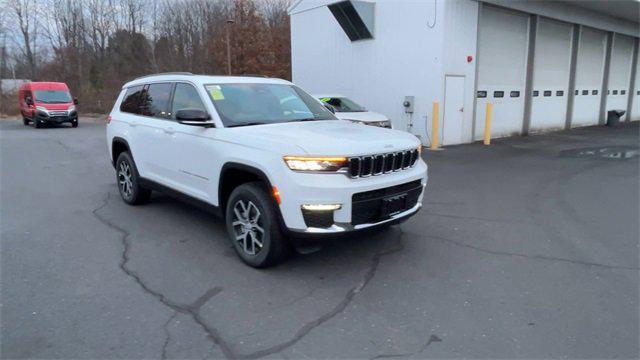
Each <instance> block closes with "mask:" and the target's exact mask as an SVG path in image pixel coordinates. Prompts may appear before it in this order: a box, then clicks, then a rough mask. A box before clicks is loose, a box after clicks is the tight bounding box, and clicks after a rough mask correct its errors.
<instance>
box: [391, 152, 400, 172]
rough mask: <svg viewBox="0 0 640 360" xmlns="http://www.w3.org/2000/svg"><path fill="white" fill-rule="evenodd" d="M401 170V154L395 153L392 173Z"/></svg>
mask: <svg viewBox="0 0 640 360" xmlns="http://www.w3.org/2000/svg"><path fill="white" fill-rule="evenodd" d="M401 168H402V153H395V154H394V155H393V171H398V170H400V169H401Z"/></svg>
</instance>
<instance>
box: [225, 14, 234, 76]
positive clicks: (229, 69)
mask: <svg viewBox="0 0 640 360" xmlns="http://www.w3.org/2000/svg"><path fill="white" fill-rule="evenodd" d="M233 23H235V21H233V20H231V19H229V20H227V74H228V75H231V42H230V41H229V27H230V26H231V24H233Z"/></svg>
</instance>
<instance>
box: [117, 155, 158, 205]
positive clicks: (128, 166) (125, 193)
mask: <svg viewBox="0 0 640 360" xmlns="http://www.w3.org/2000/svg"><path fill="white" fill-rule="evenodd" d="M116 184H117V185H118V191H119V192H120V196H121V197H122V200H124V202H126V203H127V204H129V205H140V204H144V203H147V202H149V199H150V198H151V190H149V189H146V188H143V187H142V186H140V174H138V168H137V167H136V163H135V162H134V161H133V158H132V157H131V154H129V152H127V151H125V152H123V153H121V154H120V155H119V156H118V161H117V162H116Z"/></svg>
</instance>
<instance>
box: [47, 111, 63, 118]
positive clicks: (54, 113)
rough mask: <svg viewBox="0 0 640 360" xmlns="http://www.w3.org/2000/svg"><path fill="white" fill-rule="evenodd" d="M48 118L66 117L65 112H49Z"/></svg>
mask: <svg viewBox="0 0 640 360" xmlns="http://www.w3.org/2000/svg"><path fill="white" fill-rule="evenodd" d="M49 116H51V117H53V116H67V112H66V111H64V110H62V111H60V110H56V111H49Z"/></svg>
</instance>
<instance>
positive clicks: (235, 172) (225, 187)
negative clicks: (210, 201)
mask: <svg viewBox="0 0 640 360" xmlns="http://www.w3.org/2000/svg"><path fill="white" fill-rule="evenodd" d="M254 181H259V182H261V183H262V184H263V185H264V190H265V191H266V192H267V194H269V197H270V198H271V200H272V201H273V205H274V209H275V211H276V216H277V218H278V223H279V225H280V228H281V229H283V230H285V231H286V230H287V227H286V226H285V224H284V220H283V218H282V213H281V212H280V206H279V205H278V204H277V202H276V200H275V199H274V197H273V195H272V189H273V185H272V184H271V181H270V180H269V177H268V176H267V174H265V172H264V171H262V170H260V169H258V168H256V167H255V166H251V165H247V164H242V163H236V162H228V163H226V164H224V165H223V166H222V169H221V170H220V181H219V182H218V206H219V207H220V210H221V212H222V214H223V216H225V212H226V207H227V200H228V199H229V196H230V195H231V192H232V191H233V189H235V188H236V187H238V186H240V185H242V184H245V183H248V182H254Z"/></svg>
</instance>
